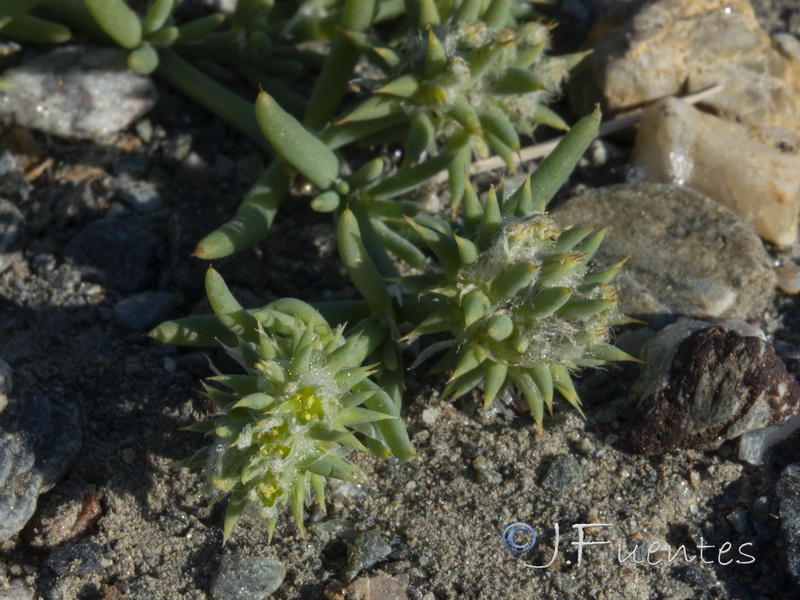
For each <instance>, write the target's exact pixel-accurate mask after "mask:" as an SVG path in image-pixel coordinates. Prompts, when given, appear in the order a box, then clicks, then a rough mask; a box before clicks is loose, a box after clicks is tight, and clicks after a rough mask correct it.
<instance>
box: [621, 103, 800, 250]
mask: <svg viewBox="0 0 800 600" xmlns="http://www.w3.org/2000/svg"><path fill="white" fill-rule="evenodd" d="M732 148H733V149H735V151H734V152H731V149H732ZM798 148H800V136H797V135H796V134H794V133H792V132H791V131H788V130H786V129H782V128H780V127H763V126H755V125H750V126H748V125H742V124H740V123H734V122H731V121H726V120H724V119H720V118H719V117H715V116H713V115H709V114H705V113H703V112H701V111H699V110H697V109H696V108H694V107H692V106H690V105H689V104H686V103H685V102H682V101H681V100H678V99H676V98H666V99H664V100H661V101H660V102H657V103H656V104H654V105H653V106H650V107H649V108H648V109H647V110H645V111H644V114H643V115H642V120H641V122H640V123H639V130H638V133H637V135H636V145H635V146H634V149H633V154H632V156H631V162H633V163H635V164H637V165H639V166H641V167H642V168H643V170H644V176H645V178H646V179H647V180H648V181H654V182H661V183H677V184H680V185H686V186H688V187H690V188H693V189H696V190H698V191H699V192H702V193H704V194H706V195H707V196H708V197H709V198H712V199H713V200H716V201H717V202H719V203H721V204H724V205H725V206H727V207H728V208H730V209H732V210H733V211H734V212H736V213H737V214H738V215H739V216H741V217H742V218H743V219H744V220H745V221H746V222H748V223H750V224H751V225H752V226H753V228H754V229H755V231H756V233H757V234H758V235H760V236H761V237H762V238H764V239H765V240H767V241H768V242H772V243H773V244H777V245H778V246H788V245H791V244H793V243H794V242H795V241H796V239H797V223H798V212H800V155H798V154H797V149H798Z"/></svg>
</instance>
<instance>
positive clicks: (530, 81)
mask: <svg viewBox="0 0 800 600" xmlns="http://www.w3.org/2000/svg"><path fill="white" fill-rule="evenodd" d="M504 4H505V3H504V2H501V1H498V0H495V1H493V2H491V3H489V6H488V7H487V8H486V10H485V11H484V12H482V13H481V12H480V11H479V9H478V7H479V3H475V2H463V3H462V4H461V5H460V6H459V7H458V8H457V9H456V10H455V11H453V12H452V14H451V15H450V16H449V18H448V19H447V20H442V19H441V17H440V15H439V13H438V10H437V9H436V7H435V5H433V4H432V3H431V2H422V3H421V5H423V7H427V8H425V10H423V11H422V16H421V18H420V23H421V28H420V29H416V28H415V29H411V30H410V31H409V32H408V34H407V36H406V39H405V40H404V41H403V42H402V44H400V45H398V46H395V47H392V46H389V45H386V44H383V43H382V42H380V41H379V40H377V39H374V38H371V37H369V36H367V35H364V34H359V33H352V34H351V36H350V37H351V40H352V41H353V43H354V44H356V45H358V46H359V47H360V48H361V49H362V52H364V54H365V55H366V56H367V57H370V58H371V59H372V62H373V63H374V64H375V65H376V66H377V67H378V68H379V69H380V70H381V71H382V72H383V75H384V77H383V79H381V80H379V81H378V82H377V89H375V90H374V92H373V95H372V96H371V97H369V98H368V99H366V100H365V101H364V102H362V103H361V104H360V105H358V106H356V107H355V108H354V109H353V110H352V111H350V112H349V113H348V114H347V115H345V116H344V117H343V118H341V119H339V121H338V122H337V123H335V124H334V128H333V131H332V132H330V133H328V134H327V135H328V136H330V137H333V136H334V135H335V131H336V128H337V127H339V128H344V127H350V128H353V127H354V126H356V124H361V125H362V127H364V128H367V127H371V128H373V129H380V128H382V127H385V128H389V127H395V126H397V125H398V124H399V123H403V122H405V123H408V134H407V138H406V143H405V152H406V162H407V163H410V162H413V161H415V160H417V159H419V158H420V156H422V155H423V154H424V153H425V152H426V151H429V150H435V142H436V140H440V141H442V140H443V142H444V146H445V148H446V149H447V151H448V152H450V153H452V154H454V155H455V157H456V158H455V160H454V161H453V162H452V163H451V165H450V176H451V179H450V181H451V195H452V201H453V203H458V201H460V198H461V194H462V193H463V188H460V187H459V186H458V184H457V182H458V180H459V179H460V178H459V175H460V173H461V171H463V170H464V168H465V167H466V165H467V164H468V163H469V162H470V161H471V159H472V155H473V152H474V153H475V154H476V155H478V156H479V157H485V156H486V155H487V154H488V150H489V148H491V149H492V150H493V151H494V152H495V153H496V154H498V155H499V156H501V157H502V158H503V160H504V161H505V162H506V164H507V165H508V166H509V167H510V168H513V165H514V157H513V155H514V152H516V151H517V150H519V149H520V137H519V136H520V135H529V134H530V133H531V131H532V130H533V129H534V128H535V127H536V126H537V125H538V124H547V125H550V126H553V127H557V128H560V129H567V124H566V123H565V122H564V121H563V120H562V119H561V118H560V117H559V116H558V115H556V113H554V112H553V111H552V110H551V109H549V108H547V107H546V106H545V103H546V102H547V101H548V100H549V99H550V98H552V96H553V95H554V94H556V93H557V92H558V90H559V89H560V85H561V83H562V81H563V80H564V79H565V77H566V75H567V72H568V71H569V69H570V68H572V67H573V66H574V65H576V64H577V63H578V62H579V61H580V60H581V58H582V57H583V56H584V55H585V53H577V54H572V55H568V56H560V57H550V56H547V55H546V54H545V50H546V49H547V45H548V43H549V40H550V27H549V26H548V25H546V24H544V23H542V22H540V21H533V22H528V23H525V24H522V25H517V26H513V27H501V25H503V24H504V23H506V22H507V13H504V12H502V11H501V10H500V9H499V8H498V7H499V6H500V5H504ZM366 83H368V82H366Z"/></svg>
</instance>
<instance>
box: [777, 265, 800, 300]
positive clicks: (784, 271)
mask: <svg viewBox="0 0 800 600" xmlns="http://www.w3.org/2000/svg"><path fill="white" fill-rule="evenodd" d="M775 275H776V277H777V278H778V282H777V283H778V289H779V290H780V291H782V292H783V293H784V294H797V293H798V292H800V265H796V264H794V263H792V264H788V265H782V266H780V267H775Z"/></svg>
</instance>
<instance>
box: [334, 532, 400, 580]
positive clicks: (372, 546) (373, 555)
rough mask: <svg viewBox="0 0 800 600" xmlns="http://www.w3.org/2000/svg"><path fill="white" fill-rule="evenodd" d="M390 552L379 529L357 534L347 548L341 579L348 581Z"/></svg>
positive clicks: (390, 549) (389, 547) (390, 548)
mask: <svg viewBox="0 0 800 600" xmlns="http://www.w3.org/2000/svg"><path fill="white" fill-rule="evenodd" d="M391 552H392V547H391V546H390V545H389V544H387V543H386V542H385V541H384V540H383V537H381V534H380V532H379V531H377V530H375V529H370V530H368V531H365V532H364V533H361V534H359V535H358V537H357V538H356V539H355V541H354V542H353V543H352V544H350V545H349V546H348V548H347V565H346V566H345V568H344V570H343V571H342V580H343V581H345V582H350V581H352V580H353V579H355V577H356V576H357V575H358V574H359V573H360V572H361V571H364V570H365V569H369V568H371V567H372V566H374V565H375V564H376V563H379V562H380V561H382V560H383V559H384V558H386V557H387V556H389V554H390V553H391Z"/></svg>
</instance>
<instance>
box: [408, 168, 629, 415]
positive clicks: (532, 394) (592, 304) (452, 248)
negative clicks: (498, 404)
mask: <svg viewBox="0 0 800 600" xmlns="http://www.w3.org/2000/svg"><path fill="white" fill-rule="evenodd" d="M409 222H410V224H411V225H412V226H413V227H414V229H415V230H416V231H417V233H419V234H420V236H421V237H422V238H423V239H424V240H425V242H426V243H427V245H428V246H429V247H430V248H431V250H433V252H434V253H435V255H436V257H437V258H438V259H439V266H438V267H437V268H436V269H434V271H432V272H430V273H427V274H424V275H420V276H411V277H406V278H405V280H404V281H405V284H406V285H407V286H409V287H411V288H412V289H413V290H414V291H417V292H419V293H423V294H425V295H426V296H427V297H429V298H434V299H436V300H437V301H438V303H439V304H440V305H441V306H440V308H439V309H438V310H436V311H435V312H433V313H432V314H430V316H429V317H428V318H427V319H425V321H423V322H422V323H421V324H420V325H419V326H418V327H417V328H416V329H415V330H414V331H412V332H411V333H410V334H409V335H408V336H407V337H409V338H413V337H415V336H418V335H422V334H428V333H436V332H443V331H449V332H451V333H452V334H453V335H454V338H455V339H453V340H448V341H444V342H440V343H438V344H433V345H432V346H431V347H430V348H429V349H428V351H425V352H423V353H422V354H421V355H420V359H418V362H420V360H422V359H424V358H427V357H428V356H430V355H431V354H432V353H433V352H435V351H437V350H441V349H443V348H447V349H448V351H447V354H445V356H444V357H443V358H442V360H441V361H440V363H439V365H438V366H437V369H441V370H444V369H449V368H454V371H453V374H452V376H451V378H450V380H449V382H448V384H447V387H446V389H445V391H444V395H446V396H447V395H450V396H452V397H453V398H457V397H459V396H462V395H463V394H466V393H467V392H468V391H470V390H471V389H473V388H474V387H476V386H477V385H478V384H479V383H480V382H481V381H483V382H484V390H485V400H484V409H488V407H489V405H490V404H491V402H492V401H493V400H494V398H495V397H496V396H497V394H498V393H499V392H500V391H501V390H502V389H503V388H505V387H506V385H508V384H509V383H510V382H513V383H514V384H515V385H516V387H517V388H518V389H519V390H520V392H521V393H522V395H523V396H524V397H525V400H526V401H527V403H528V405H529V407H530V410H531V414H532V415H533V418H534V420H535V421H536V423H537V425H538V426H539V428H540V429H541V423H542V417H543V412H544V406H547V409H548V411H549V412H550V413H551V414H552V402H553V390H554V388H555V389H556V390H558V391H559V392H560V393H561V395H562V396H564V398H566V400H567V401H568V402H569V403H570V404H572V405H573V406H574V407H575V408H577V409H578V410H579V411H580V400H579V398H578V395H577V393H576V392H575V388H574V387H573V384H572V380H571V379H570V371H571V370H573V369H577V368H580V367H585V366H598V365H602V364H604V363H605V362H607V361H615V360H635V359H633V358H632V357H631V356H629V355H628V354H626V353H625V352H623V351H621V350H619V349H618V348H615V347H614V346H612V345H611V344H609V340H610V327H612V326H613V325H619V324H623V323H627V322H630V320H629V319H628V318H627V317H625V316H624V315H622V314H621V313H620V311H619V308H618V306H617V296H616V291H615V290H614V288H613V286H612V285H611V280H612V279H613V278H614V276H615V274H616V273H617V271H619V269H620V268H621V267H622V264H623V262H624V261H622V262H620V263H618V264H616V265H614V266H613V267H611V268H609V269H606V270H604V271H591V270H590V269H589V262H590V260H591V258H592V256H593V255H594V253H595V251H596V250H597V248H598V247H599V245H600V242H601V241H602V239H603V236H604V235H605V232H606V230H605V229H596V228H593V227H573V228H567V229H563V228H561V227H559V226H558V224H557V223H556V222H555V220H554V219H553V218H552V217H551V216H550V215H548V214H546V213H545V212H544V206H543V205H541V203H540V205H539V206H537V205H536V204H535V202H534V196H533V194H532V192H531V187H530V180H528V181H526V183H525V184H524V185H523V186H521V187H520V188H519V189H518V190H517V191H516V192H515V193H514V194H512V195H511V196H510V197H509V198H508V199H507V201H506V202H502V198H500V197H498V194H497V193H496V192H495V190H494V189H492V190H490V192H489V195H488V198H487V201H486V206H485V208H484V207H482V206H481V204H480V201H479V200H478V197H477V195H476V194H475V192H474V191H473V190H472V188H471V187H470V186H469V185H467V192H466V194H465V196H464V223H463V230H462V231H460V232H459V233H453V231H452V228H451V227H449V226H442V224H441V222H435V221H433V220H430V219H424V218H422V219H420V218H417V219H416V220H413V221H412V220H409Z"/></svg>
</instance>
